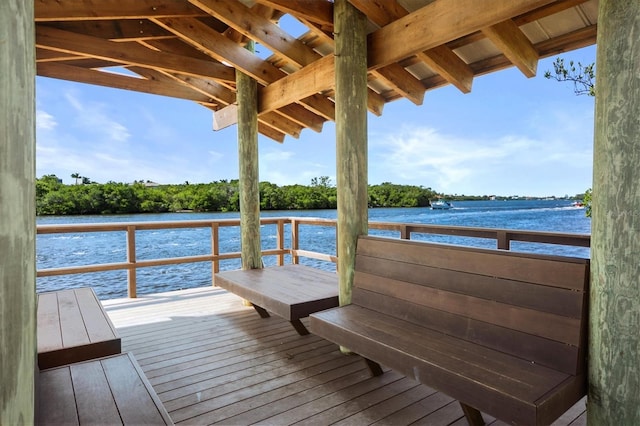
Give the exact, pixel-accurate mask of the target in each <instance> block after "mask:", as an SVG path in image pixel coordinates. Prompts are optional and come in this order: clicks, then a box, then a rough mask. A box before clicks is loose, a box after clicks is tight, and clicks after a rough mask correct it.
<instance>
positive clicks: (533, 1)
mask: <svg viewBox="0 0 640 426" xmlns="http://www.w3.org/2000/svg"><path fill="white" fill-rule="evenodd" d="M553 1H554V0H520V1H504V0H484V1H483V2H481V3H480V2H478V1H477V0H455V1H454V0H436V1H434V2H432V3H430V4H428V5H427V6H425V7H423V8H421V9H418V10H417V11H415V12H413V13H411V14H409V15H407V16H405V17H404V18H401V19H398V20H397V21H394V22H392V23H391V24H389V25H387V26H385V27H383V28H381V29H379V30H377V31H375V32H373V33H372V34H370V35H369V46H368V47H369V69H372V68H373V69H375V68H381V67H383V66H386V65H389V64H391V63H393V62H398V61H401V60H402V59H404V58H407V57H409V56H411V55H415V54H417V53H418V52H423V51H425V50H429V49H433V48H434V47H437V46H440V45H442V44H445V43H447V42H448V41H451V40H454V39H456V38H459V37H462V36H465V35H467V34H469V33H472V32H474V31H478V30H481V29H482V28H486V27H489V26H491V25H495V24H498V23H500V22H503V21H506V20H507V19H511V18H512V17H513V16H517V15H521V14H524V13H526V12H529V11H531V10H534V9H536V8H538V7H542V6H544V5H546V4H549V3H552V2H553Z"/></svg>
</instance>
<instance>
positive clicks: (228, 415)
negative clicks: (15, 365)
mask: <svg viewBox="0 0 640 426" xmlns="http://www.w3.org/2000/svg"><path fill="white" fill-rule="evenodd" d="M103 303H104V306H105V309H106V311H107V312H108V314H109V316H110V317H111V319H112V321H113V323H114V324H115V326H116V328H117V329H118V331H119V333H120V335H121V337H122V350H123V351H131V352H133V354H134V355H135V357H136V359H137V360H138V362H139V363H140V366H141V367H142V369H143V370H144V372H145V374H146V376H147V377H148V379H149V381H150V382H151V384H152V385H153V387H154V389H155V390H156V392H157V393H158V395H159V397H160V399H161V400H162V402H163V403H164V405H165V407H166V408H167V410H168V411H169V414H170V415H171V418H172V419H173V421H174V422H176V423H180V424H198V425H202V424H225V425H245V424H255V423H260V424H269V425H288V424H294V423H300V424H305V425H309V424H314V425H329V424H345V425H346V424H350V425H369V424H381V425H383V424H384V425H409V424H412V425H421V424H422V425H452V424H453V425H466V424H467V422H466V420H465V418H464V417H463V414H462V409H461V408H460V406H459V404H458V403H457V401H455V400H453V399H451V398H449V397H448V396H446V395H444V394H442V393H439V392H436V391H434V390H433V389H430V388H429V387H427V386H424V385H420V384H418V383H416V382H415V381H413V380H411V379H408V378H406V377H403V376H402V375H400V374H398V373H396V372H394V371H389V370H387V371H386V372H385V374H383V375H382V376H380V377H371V376H370V373H369V370H368V368H367V367H366V365H365V363H364V362H363V361H362V359H361V358H360V357H358V356H345V355H342V354H341V353H340V351H339V349H338V347H337V346H336V345H334V344H333V343H330V342H328V341H326V340H323V339H321V338H319V337H317V336H313V335H309V336H299V335H298V334H297V333H296V331H295V330H294V329H293V328H292V327H291V325H290V324H289V323H288V322H287V321H285V320H282V319H280V318H277V317H271V318H267V319H263V318H260V317H259V316H258V315H257V314H256V313H255V311H254V310H253V308H251V307H246V306H244V305H243V304H242V301H241V300H240V299H239V298H238V297H237V296H234V295H233V294H230V293H227V292H225V291H224V290H221V289H216V288H199V289H192V290H182V291H176V292H170V293H163V294H153V295H150V296H143V297H139V298H138V299H115V300H108V301H104V302H103ZM303 322H305V324H308V323H307V322H306V321H303ZM484 418H485V421H486V422H487V423H489V424H493V425H503V424H504V423H502V422H499V421H494V419H493V418H491V417H489V416H487V415H484ZM583 424H586V413H585V399H583V400H581V401H580V402H578V403H577V404H576V405H575V406H574V407H572V408H571V409H570V410H569V411H567V412H566V413H565V414H564V415H563V416H562V417H561V418H560V419H558V420H557V421H556V422H555V423H554V425H583Z"/></svg>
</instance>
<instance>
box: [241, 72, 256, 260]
mask: <svg viewBox="0 0 640 426" xmlns="http://www.w3.org/2000/svg"><path fill="white" fill-rule="evenodd" d="M236 90H237V94H236V100H237V101H238V162H239V164H240V182H239V184H240V188H239V189H240V232H241V244H242V269H256V268H262V253H261V241H260V181H259V179H260V178H259V174H258V86H257V83H256V81H255V80H254V79H253V78H251V77H249V76H248V75H246V74H244V73H242V72H241V71H238V70H236Z"/></svg>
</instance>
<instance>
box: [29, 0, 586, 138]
mask: <svg viewBox="0 0 640 426" xmlns="http://www.w3.org/2000/svg"><path fill="white" fill-rule="evenodd" d="M34 1H35V20H36V47H37V72H38V75H41V76H46V77H53V78H59V79H64V80H71V81H77V82H82V83H89V84H96V85H101V86H108V87H115V88H120V89H126V90H133V91H139V92H145V93H153V94H158V95H164V96H170V97H175V98H180V99H187V100H191V101H194V102H197V103H199V104H201V105H202V106H204V107H206V108H209V109H211V110H212V111H214V128H216V129H220V128H224V127H227V126H229V125H232V124H234V123H235V122H236V108H235V102H236V94H235V72H234V68H235V69H237V70H241V71H242V72H244V73H246V74H248V75H250V76H252V77H253V78H255V79H256V80H257V81H258V83H259V85H260V88H259V92H258V96H259V98H258V109H259V115H258V120H259V123H258V130H259V131H260V133H262V134H263V135H265V136H267V137H269V138H271V139H274V140H276V141H279V142H282V141H284V139H285V136H287V135H289V136H293V137H295V138H297V137H299V136H300V133H301V132H302V130H303V129H305V128H310V129H312V130H314V131H318V132H319V131H321V130H322V125H323V123H324V122H325V121H327V120H333V119H334V118H335V114H334V110H335V109H334V101H333V89H334V84H335V83H334V81H335V77H334V56H333V53H334V41H333V3H332V2H330V1H328V0H34ZM349 1H350V3H351V4H352V5H354V6H355V7H356V8H358V9H359V10H360V11H362V12H363V13H364V14H365V15H366V16H367V17H368V19H369V38H368V66H369V74H368V81H369V98H368V108H369V111H371V112H372V113H374V114H376V115H380V114H381V113H382V109H383V106H384V104H385V103H387V102H390V101H394V100H396V99H399V98H403V97H404V98H407V99H409V100H410V101H411V102H413V103H414V104H416V105H420V104H421V103H422V101H423V97H424V94H425V91H427V90H430V89H434V88H437V87H442V86H444V85H448V84H452V85H454V86H455V87H456V88H458V89H459V90H461V91H462V92H464V93H467V92H469V91H470V90H471V86H472V81H473V78H474V77H475V76H477V75H481V74H485V73H489V72H494V71H498V70H501V69H504V68H507V67H511V66H516V67H517V68H518V69H519V70H520V71H521V72H522V73H523V74H525V75H526V76H529V77H531V76H533V75H535V73H536V66H537V61H538V59H539V58H542V57H546V56H551V55H555V54H558V53H562V52H566V51H569V50H573V49H577V48H580V47H584V46H588V45H591V44H594V43H595V42H596V21H597V12H598V11H597V9H598V0H555V1H553V0H483V1H478V0H349ZM286 15H289V17H291V18H294V19H295V20H297V21H298V23H299V24H301V25H302V26H303V27H302V28H306V30H305V31H306V32H304V33H303V34H302V35H300V36H299V37H295V36H294V35H292V34H289V33H287V32H286V27H292V25H279V23H280V21H283V22H284V20H285V19H289V17H285V16H286ZM301 25H297V27H300V26H301ZM298 34H299V32H298ZM251 40H253V41H255V42H256V43H257V45H258V47H257V52H256V53H252V52H250V51H249V50H247V49H246V48H245V46H246V45H247V43H248V42H249V41H251ZM265 52H268V53H271V55H270V56H268V57H266V58H265V56H267V54H265ZM114 67H116V68H117V69H120V70H122V69H123V68H126V69H127V70H128V71H126V72H123V73H118V74H114V73H113V68H114Z"/></svg>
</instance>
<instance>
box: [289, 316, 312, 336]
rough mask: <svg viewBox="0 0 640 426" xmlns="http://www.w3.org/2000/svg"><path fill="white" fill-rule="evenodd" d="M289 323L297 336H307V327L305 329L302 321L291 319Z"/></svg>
mask: <svg viewBox="0 0 640 426" xmlns="http://www.w3.org/2000/svg"><path fill="white" fill-rule="evenodd" d="M289 322H290V323H291V325H292V326H293V328H295V329H296V331H297V332H298V334H299V335H301V336H306V335H307V334H309V330H307V327H305V326H304V324H303V323H302V321H300V320H299V319H293V320H291V321H289Z"/></svg>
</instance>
